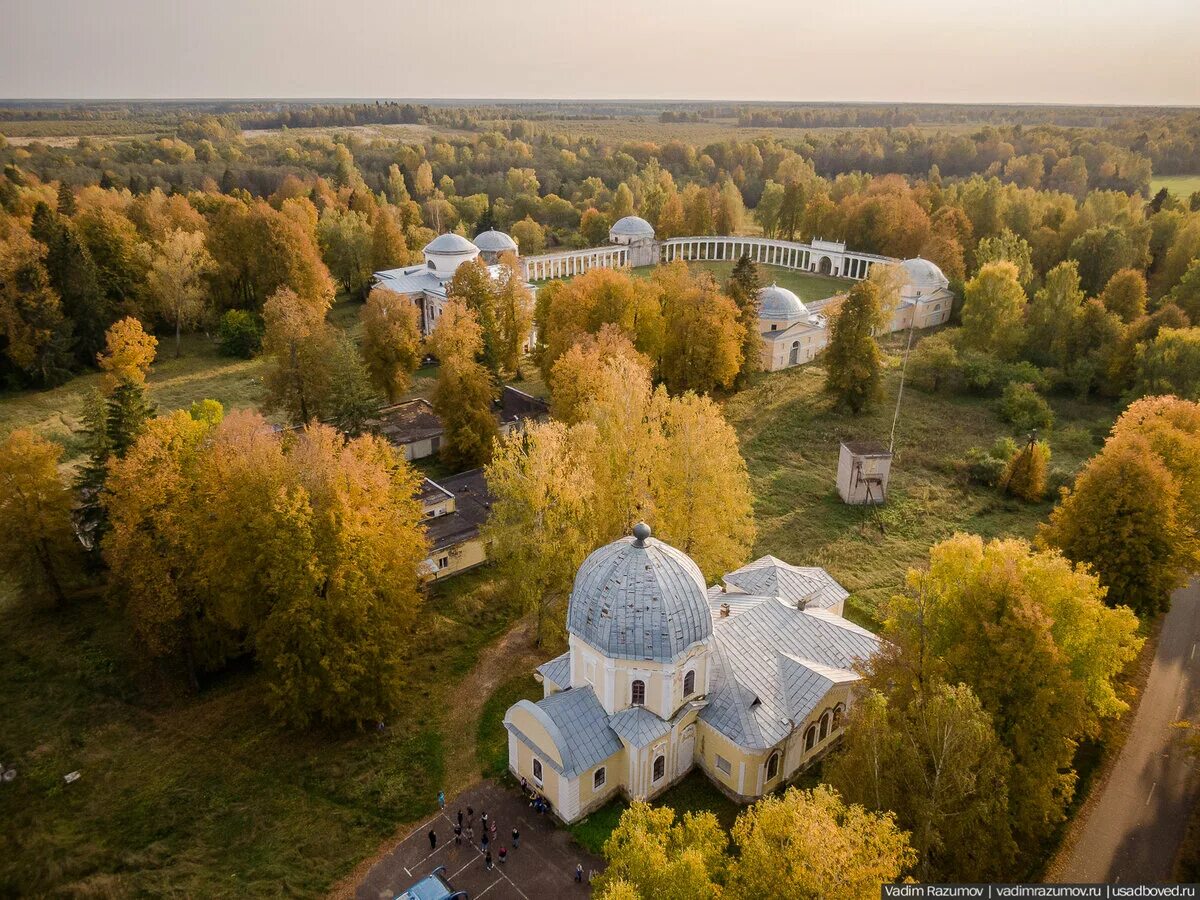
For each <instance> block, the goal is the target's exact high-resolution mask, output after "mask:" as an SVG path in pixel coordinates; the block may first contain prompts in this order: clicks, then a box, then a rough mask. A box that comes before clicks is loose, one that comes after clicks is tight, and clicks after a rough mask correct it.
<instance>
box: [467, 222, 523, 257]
mask: <svg viewBox="0 0 1200 900" xmlns="http://www.w3.org/2000/svg"><path fill="white" fill-rule="evenodd" d="M475 246H476V247H478V248H479V250H480V252H482V253H484V254H488V253H492V254H495V255H496V256H499V255H500V254H501V253H516V252H517V242H516V241H514V240H513V239H512V236H511V235H507V234H505V233H504V232H503V231H497V230H496V229H494V228H491V229H489V230H487V231H482V232H480V233H479V234H477V235H475Z"/></svg>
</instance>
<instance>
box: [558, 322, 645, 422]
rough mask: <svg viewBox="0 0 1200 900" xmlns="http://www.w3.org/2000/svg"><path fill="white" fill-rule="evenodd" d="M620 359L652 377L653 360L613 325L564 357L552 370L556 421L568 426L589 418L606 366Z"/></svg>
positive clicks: (586, 338) (602, 328) (587, 337)
mask: <svg viewBox="0 0 1200 900" xmlns="http://www.w3.org/2000/svg"><path fill="white" fill-rule="evenodd" d="M617 357H621V358H624V359H628V360H631V361H632V362H634V363H636V364H637V365H639V366H640V367H642V368H643V369H645V371H646V374H647V375H649V374H650V370H651V365H652V364H651V362H650V360H649V359H647V358H646V356H645V355H644V354H641V353H639V352H638V351H637V349H636V348H634V346H633V344H632V342H630V340H629V338H628V337H626V335H625V334H624V332H622V331H621V330H620V329H619V328H617V327H616V326H615V325H611V324H606V325H602V326H600V331H599V332H598V333H597V334H595V335H591V334H585V335H583V336H582V337H581V338H580V339H579V341H578V342H576V343H575V345H574V346H572V347H571V349H570V350H568V351H567V352H566V353H564V354H563V355H562V356H560V357H559V358H558V360H557V361H556V362H555V363H554V365H553V367H552V368H551V370H550V409H551V412H552V413H553V415H554V418H556V419H558V420H559V421H560V422H566V423H567V424H568V425H573V424H575V423H577V422H581V421H583V420H584V419H585V418H587V414H588V407H589V405H590V403H591V401H592V399H593V398H594V397H595V396H596V394H597V392H598V391H599V389H600V384H601V382H602V380H603V378H604V365H605V364H606V363H607V362H608V361H609V360H611V359H615V358H617Z"/></svg>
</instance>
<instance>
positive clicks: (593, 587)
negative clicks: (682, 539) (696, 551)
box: [567, 525, 712, 662]
mask: <svg viewBox="0 0 1200 900" xmlns="http://www.w3.org/2000/svg"><path fill="white" fill-rule="evenodd" d="M638 528H645V526H644V525H639V526H638ZM645 533H646V534H647V535H648V534H649V529H648V528H646V530H645ZM706 590H707V589H706V586H705V584H704V576H703V575H702V574H701V572H700V569H699V568H698V567H697V566H696V564H695V563H694V562H693V561H692V560H691V558H690V557H688V555H687V554H686V553H684V552H682V551H680V550H676V549H675V548H674V547H672V546H670V545H668V544H664V543H663V542H662V541H658V540H655V539H654V538H651V537H648V536H647V537H645V539H644V540H642V539H641V538H637V537H626V538H621V539H620V540H618V541H614V542H613V543H611V544H608V545H606V546H604V547H601V548H600V549H599V550H596V551H594V552H593V553H592V554H591V555H590V556H589V557H588V558H587V559H585V560H584V561H583V565H581V566H580V567H579V572H578V573H577V574H576V576H575V585H574V588H573V589H572V591H571V599H570V602H569V604H568V606H567V629H568V631H570V632H571V633H572V634H574V635H576V636H577V637H579V638H580V639H582V640H584V641H586V642H587V643H589V644H591V645H592V646H593V647H595V648H596V649H597V650H599V651H600V652H601V653H603V654H604V655H605V656H608V657H610V658H614V659H648V660H656V661H659V662H669V661H670V660H672V659H674V658H675V657H677V656H678V655H679V654H681V653H683V652H684V651H685V650H687V648H688V647H690V646H692V645H693V644H695V643H696V642H697V641H702V640H704V639H706V638H708V637H709V636H710V635H711V634H712V617H711V615H710V614H709V610H708V600H707V597H706Z"/></svg>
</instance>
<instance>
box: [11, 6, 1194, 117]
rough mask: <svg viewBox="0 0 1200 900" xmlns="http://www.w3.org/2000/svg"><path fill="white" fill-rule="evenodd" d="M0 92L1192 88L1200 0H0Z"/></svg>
mask: <svg viewBox="0 0 1200 900" xmlns="http://www.w3.org/2000/svg"><path fill="white" fill-rule="evenodd" d="M0 97H4V98H25V97H41V98H45V97H64V98H65V97H72V98H74V97H80V98H95V97H121V98H128V97H155V98H158V97H369V98H375V97H421V98H430V97H446V98H472V97H477V98H478V97H485V98H540V97H552V98H574V97H581V98H649V99H670V98H678V99H743V100H914V101H963V102H970V101H1029V102H1084V103H1113V104H1120V103H1162V104H1200V0H907V2H905V0H824V2H820V3H817V2H812V0H720V2H717V0H624V2H602V0H586V2H585V0H486V2H485V0H457V2H452V0H440V2H432V0H342V2H335V0H189V2H186V3H181V2H177V0H0Z"/></svg>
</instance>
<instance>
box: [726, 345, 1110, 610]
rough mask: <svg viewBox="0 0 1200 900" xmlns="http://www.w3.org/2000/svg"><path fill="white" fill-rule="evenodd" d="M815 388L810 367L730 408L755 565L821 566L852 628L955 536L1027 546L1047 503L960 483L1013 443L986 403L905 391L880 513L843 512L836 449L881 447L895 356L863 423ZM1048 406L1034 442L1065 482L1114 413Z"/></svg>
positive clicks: (764, 384)
mask: <svg viewBox="0 0 1200 900" xmlns="http://www.w3.org/2000/svg"><path fill="white" fill-rule="evenodd" d="M893 340H895V338H893ZM823 380H824V373H823V371H822V369H821V368H820V366H819V365H809V366H803V367H800V368H797V369H791V370H789V371H786V372H780V373H775V374H773V375H770V376H766V377H763V378H762V379H761V381H759V382H758V384H757V385H755V386H754V387H753V388H752V389H750V390H747V391H745V392H743V393H741V394H739V395H736V396H734V397H733V398H732V399H730V400H729V401H728V402H727V403H726V405H725V413H726V417H727V418H728V419H729V420H730V422H731V424H733V426H734V428H735V429H736V430H737V432H738V436H739V439H740V441H741V449H742V455H743V456H744V457H745V459H746V463H747V466H748V467H749V470H750V477H751V482H752V488H753V493H754V498H755V518H756V521H757V524H758V540H757V541H756V543H755V548H754V554H755V556H758V555H761V554H764V553H771V554H773V555H775V556H778V557H779V558H781V559H784V560H787V561H788V562H792V563H795V564H797V565H819V566H824V567H825V568H827V569H828V570H829V571H830V573H831V574H832V575H833V577H834V578H836V579H837V580H838V581H840V582H841V583H842V584H843V585H845V587H846V588H847V589H848V590H850V591H851V600H850V608H851V609H852V610H853V611H854V617H855V618H859V619H860V621H867V622H869V621H870V620H871V619H872V618H873V617H874V616H875V614H876V611H877V608H878V604H879V603H880V601H882V600H885V599H887V597H888V596H889V595H890V594H891V593H892V592H893V591H895V590H896V589H897V588H899V587H900V586H901V585H902V584H903V579H904V573H905V571H906V570H907V569H908V568H909V567H910V566H915V565H919V564H920V563H921V562H922V561H923V560H924V559H926V558H927V555H928V549H929V546H930V545H931V544H933V543H935V542H937V541H939V540H941V539H943V538H946V537H949V536H950V535H952V534H954V533H955V532H957V531H968V532H974V533H977V534H982V535H984V536H986V537H991V536H997V535H1006V534H1011V535H1019V536H1022V537H1026V538H1031V537H1032V536H1033V534H1034V531H1035V528H1036V525H1037V523H1038V522H1039V521H1042V520H1044V519H1045V518H1046V516H1047V515H1048V514H1049V512H1050V509H1051V505H1052V504H1051V503H1050V501H1049V500H1047V501H1046V502H1043V503H1038V504H1027V503H1022V502H1019V501H1015V500H1012V499H1009V498H1006V497H1002V496H1001V495H1000V494H999V493H998V492H996V491H995V490H992V489H989V488H985V487H981V486H979V485H968V484H966V483H963V482H962V480H961V479H960V478H959V477H958V476H957V473H956V469H955V465H956V463H958V462H959V461H961V460H962V459H963V457H964V455H965V453H966V451H967V450H968V449H969V448H971V447H990V446H991V445H992V444H993V443H994V442H995V440H996V439H997V438H998V437H1001V436H1003V435H1008V434H1013V431H1012V428H1011V426H1009V425H1007V424H1006V423H1004V422H1003V421H1001V419H1000V418H999V416H998V415H997V414H996V411H995V408H994V405H995V404H994V401H991V400H987V399H982V398H976V397H945V396H940V395H939V396H932V395H929V394H924V393H922V392H920V391H917V390H913V389H911V388H909V389H907V390H906V391H905V393H904V398H903V404H902V407H901V410H900V419H899V423H898V427H897V430H896V444H895V452H896V456H895V459H894V461H893V463H892V469H891V482H890V488H889V497H888V503H887V505H886V506H884V507H881V508H875V509H868V508H864V507H851V506H846V505H845V504H843V503H842V502H841V500H840V499H839V498H838V496H837V491H836V487H835V476H836V472H837V460H838V448H839V443H840V442H841V441H843V440H867V439H871V440H879V441H882V442H883V443H885V444H886V443H887V442H888V436H889V432H890V429H891V424H892V414H893V412H894V410H895V402H896V392H897V388H898V387H899V356H898V354H896V353H892V354H890V355H889V369H888V371H887V373H886V377H885V398H886V399H885V400H884V402H882V403H880V404H879V405H877V406H876V407H874V408H873V409H872V410H870V411H869V412H866V413H864V414H863V415H861V416H857V417H855V416H852V415H850V414H849V413H841V412H838V411H836V410H833V409H831V408H830V403H829V399H828V398H827V397H826V396H825V395H824V394H823V392H822V384H823ZM1050 402H1051V405H1052V406H1053V408H1054V411H1055V415H1056V417H1057V423H1056V425H1055V427H1054V428H1053V429H1052V430H1050V431H1049V432H1047V433H1045V434H1044V435H1043V437H1044V438H1045V439H1046V440H1047V441H1048V442H1049V443H1050V447H1051V450H1052V452H1053V459H1052V462H1051V465H1052V467H1058V468H1063V469H1066V470H1068V471H1073V470H1074V469H1075V468H1076V466H1078V464H1079V463H1080V462H1082V461H1083V460H1085V459H1086V458H1088V457H1089V456H1091V455H1092V454H1093V453H1095V452H1096V451H1097V450H1098V449H1099V448H1100V445H1101V444H1102V443H1103V438H1104V436H1105V434H1106V433H1107V431H1108V428H1109V427H1110V425H1111V424H1112V421H1113V419H1114V418H1115V416H1116V413H1117V407H1116V406H1114V405H1112V404H1108V403H1090V404H1085V403H1079V402H1077V401H1074V400H1070V399H1065V398H1055V397H1052V398H1051V399H1050ZM1017 437H1020V436H1019V435H1017Z"/></svg>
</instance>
